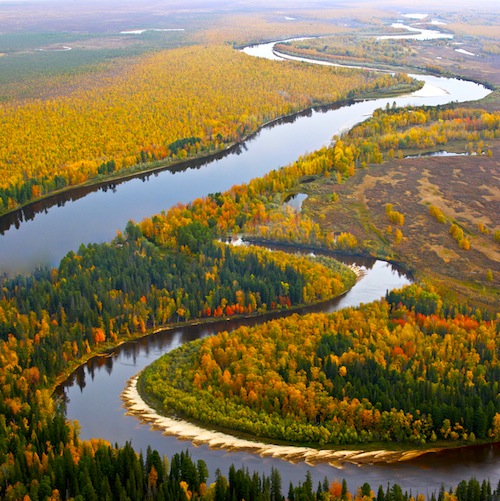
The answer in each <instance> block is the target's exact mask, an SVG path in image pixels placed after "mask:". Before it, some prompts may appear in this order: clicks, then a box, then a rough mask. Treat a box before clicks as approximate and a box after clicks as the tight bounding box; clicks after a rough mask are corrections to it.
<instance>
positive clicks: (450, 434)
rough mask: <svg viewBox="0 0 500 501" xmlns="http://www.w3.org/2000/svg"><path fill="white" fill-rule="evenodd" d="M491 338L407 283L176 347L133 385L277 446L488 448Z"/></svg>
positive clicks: (497, 413)
mask: <svg viewBox="0 0 500 501" xmlns="http://www.w3.org/2000/svg"><path fill="white" fill-rule="evenodd" d="M499 332H500V326H499V324H498V321H497V319H496V318H495V317H494V316H493V317H492V316H491V315H490V314H488V312H487V311H484V312H481V311H473V312H471V311H468V310H467V309H465V310H462V311H461V309H460V307H457V306H456V305H455V306H452V305H449V304H445V303H443V301H442V299H441V298H440V297H439V295H438V294H437V293H434V292H429V291H427V290H424V289H422V288H421V287H419V286H416V285H415V286H411V287H408V288H406V289H403V290H400V291H392V292H390V293H388V296H387V298H386V300H385V301H383V302H380V303H376V302H375V303H371V304H369V305H366V306H362V307H361V308H359V309H350V308H346V309H343V310H341V311H339V312H335V313H332V314H330V315H326V314H319V313H318V314H310V315H305V316H298V315H295V316H292V317H287V318H284V319H280V320H274V321H271V322H269V323H266V324H263V325H260V326H257V327H254V328H251V329H249V328H245V327H242V328H240V329H238V330H236V331H234V332H232V333H231V334H228V333H227V332H221V333H219V334H218V335H217V336H213V337H210V338H208V339H205V340H201V341H198V342H194V343H190V344H188V345H183V346H182V347H180V348H178V349H177V350H175V351H173V352H170V353H168V354H166V355H164V356H163V357H162V358H161V359H159V360H158V361H156V362H155V363H153V364H152V365H151V366H149V367H148V368H147V369H146V371H145V372H144V373H143V374H142V375H141V379H140V383H139V384H140V386H139V387H140V388H142V389H143V392H144V394H145V395H146V396H147V398H148V399H151V401H152V402H153V404H154V405H159V406H161V412H162V413H167V414H172V413H175V414H177V415H180V416H185V417H188V418H192V419H195V420H196V421H198V422H202V423H205V424H207V425H208V424H209V425H212V426H213V425H217V426H220V427H222V428H225V429H230V430H235V431H239V432H246V433H250V434H251V435H254V436H258V437H264V438H267V439H270V440H274V441H276V440H278V441H285V442H286V443H296V444H299V443H300V444H302V443H308V444H311V443H312V444H318V445H320V446H328V445H341V444H364V443H370V442H374V443H377V445H379V446H380V445H381V444H383V443H384V442H390V443H407V444H415V445H417V446H420V445H424V444H426V443H428V442H436V440H438V439H439V440H444V441H453V440H463V441H466V442H467V441H471V442H474V441H475V440H486V439H490V440H491V439H493V440H498V438H499V437H500V400H499V398H498V381H499V377H500V365H499V364H498V354H499V353H500V350H499V347H498V341H497V338H498V333H499Z"/></svg>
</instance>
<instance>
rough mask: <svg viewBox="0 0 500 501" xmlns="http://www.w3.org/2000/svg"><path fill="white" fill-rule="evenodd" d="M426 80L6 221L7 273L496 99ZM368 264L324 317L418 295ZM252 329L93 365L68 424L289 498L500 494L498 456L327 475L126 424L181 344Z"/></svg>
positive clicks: (166, 339) (436, 458)
mask: <svg viewBox="0 0 500 501" xmlns="http://www.w3.org/2000/svg"><path fill="white" fill-rule="evenodd" d="M262 47H263V46H262ZM419 78H421V79H422V80H424V81H425V83H426V85H425V86H424V88H423V89H422V90H421V91H420V92H418V93H416V94H415V95H411V96H405V97H400V98H396V99H394V98H390V99H377V100H372V101H365V102H357V103H355V104H352V105H350V106H345V107H342V108H338V109H330V110H311V111H309V112H307V113H305V114H302V115H299V116H297V117H295V118H294V119H293V120H284V121H282V122H278V123H276V124H274V125H273V126H270V127H266V128H264V129H262V130H261V131H260V132H259V133H258V134H256V135H255V136H254V137H253V138H252V139H250V140H249V141H247V142H245V143H244V144H243V145H241V146H240V147H238V148H237V149H236V150H235V151H234V152H232V153H230V154H229V155H226V156H222V158H218V159H214V160H211V161H207V162H193V164H192V168H189V166H188V168H187V169H186V170H183V171H180V172H170V171H168V170H165V171H161V172H157V173H155V174H151V175H141V176H138V177H137V178H135V179H132V180H128V181H127V182H123V183H120V182H115V183H113V184H112V185H111V186H106V187H105V188H104V189H103V188H94V189H93V191H92V190H90V191H89V190H83V192H79V191H78V190H76V191H75V192H73V193H72V194H69V195H62V196H60V197H56V198H54V199H53V200H52V201H50V200H48V201H47V202H41V203H38V204H35V205H34V206H32V207H28V208H26V209H24V210H22V211H19V212H18V213H17V214H15V215H13V216H10V217H9V218H4V219H3V227H2V228H0V231H2V232H3V235H2V236H1V237H0V272H7V273H15V272H18V271H29V270H31V269H33V267H34V266H38V265H56V264H57V263H58V262H59V260H60V259H61V257H63V256H64V255H65V254H66V253H67V252H68V251H69V250H76V249H77V248H78V246H79V245H80V244H81V243H82V242H83V243H87V242H102V241H107V240H110V239H111V238H112V237H113V236H114V235H115V233H116V231H117V230H118V229H123V228H124V226H125V224H126V222H127V221H128V220H130V219H133V220H136V221H139V220H141V219H142V218H144V217H146V216H149V215H152V214H154V213H158V212H160V211H162V210H166V209H168V208H169V207H171V206H172V205H174V204H176V203H177V202H188V201H190V200H193V199H194V198H196V197H201V196H204V195H207V194H208V193H211V192H216V191H223V190H225V189H227V188H229V187H230V186H232V185H234V184H239V183H244V182H247V181H248V180H250V179H252V178H254V177H258V176H262V175H263V174H265V173H266V172H268V171H269V170H271V169H274V168H278V167H280V166H282V165H286V164H288V163H290V162H292V161H294V160H295V159H297V158H298V157H299V156H300V155H303V154H305V153H307V152H310V151H314V150H316V149H318V148H320V147H321V146H323V145H326V144H328V143H329V142H330V140H331V138H332V136H333V135H335V134H339V133H341V132H343V131H345V130H347V129H348V128H349V127H352V125H354V124H356V123H357V122H360V121H362V120H364V119H365V118H366V117H368V116H369V115H370V114H371V113H372V112H373V111H374V110H375V109H377V108H380V107H385V106H386V104H387V103H389V104H392V103H393V102H394V101H395V102H396V104H397V105H399V106H402V105H408V104H415V105H424V104H425V105H433V106H435V105H439V104H445V103H448V102H452V101H466V100H476V99H480V98H482V97H484V96H485V95H487V94H488V92H489V91H488V90H487V89H485V88H484V87H482V86H480V85H477V84H474V83H471V82H466V81H462V80H458V79H440V78H437V77H429V76H423V77H421V76H419ZM0 223H2V221H0ZM357 264H359V265H363V266H365V268H366V275H365V276H364V278H363V279H362V280H361V281H360V282H359V283H358V284H357V285H356V286H355V287H354V288H353V289H352V290H351V291H350V292H349V293H348V294H346V295H345V296H344V297H343V298H341V299H340V300H337V301H333V302H331V303H329V304H328V306H327V307H325V306H321V309H323V310H325V309H326V310H327V311H331V310H333V309H337V308H341V307H344V306H355V305H357V304H359V303H361V302H369V301H372V300H375V299H377V298H379V297H381V296H382V295H383V294H385V292H386V290H389V289H392V288H395V287H399V286H401V285H404V284H405V283H408V278H407V277H405V276H404V274H401V273H399V272H398V271H396V270H394V269H393V268H392V267H391V266H390V265H388V264H386V263H383V262H380V261H376V262H373V261H372V262H371V263H370V262H358V263H357ZM313 309H314V308H313ZM308 311H309V310H308ZM242 321H244V322H246V323H255V322H259V321H261V320H259V319H255V318H252V319H245V320H242ZM242 321H227V322H222V323H213V324H207V325H195V326H190V327H185V328H177V329H171V330H168V331H165V332H163V333H159V334H155V335H152V336H149V337H147V338H144V339H141V340H139V341H136V342H133V343H128V344H126V345H122V346H120V347H119V348H117V349H116V350H115V352H114V353H113V355H112V356H109V357H97V358H95V359H93V360H91V361H90V362H89V363H87V364H85V365H84V366H82V367H80V368H79V369H78V370H77V371H76V372H75V373H74V374H73V375H72V377H70V378H69V379H68V380H67V381H66V382H65V384H64V385H63V386H62V387H61V388H60V391H61V394H62V395H63V397H64V399H65V400H66V402H67V416H68V418H69V419H77V420H78V421H79V423H80V426H81V437H82V438H84V439H88V438H91V437H102V438H104V439H106V440H108V441H110V442H111V443H118V444H124V443H125V442H126V441H131V442H132V445H133V446H134V447H135V448H136V449H137V450H140V449H142V450H143V451H145V450H146V448H147V447H148V445H151V447H153V448H156V449H158V450H159V452H160V453H161V454H166V455H167V456H170V455H172V454H173V453H175V452H179V451H182V450H185V449H189V450H190V452H191V454H192V456H193V458H194V459H195V460H197V459H204V460H205V461H206V462H207V465H208V467H209V470H210V472H211V475H212V477H211V478H212V479H213V475H214V472H215V469H216V468H220V469H221V471H222V472H224V473H225V472H227V470H228V468H229V465H230V464H235V466H237V467H240V466H245V467H247V468H248V469H249V470H250V471H254V470H256V471H259V472H265V473H267V474H269V472H270V470H271V467H272V466H274V467H276V468H278V469H279V470H280V472H281V476H282V479H283V486H284V488H285V489H286V486H287V485H288V482H289V481H293V482H295V483H296V482H299V481H303V480H304V478H305V474H306V472H307V471H308V470H309V471H311V474H312V477H313V481H314V482H315V483H316V484H317V482H318V481H322V480H323V478H324V477H325V476H327V477H328V478H329V479H330V480H333V479H334V478H346V480H347V482H348V485H349V488H350V489H355V488H357V486H359V485H361V484H363V483H364V482H369V483H370V484H371V485H372V488H376V487H377V486H378V485H379V484H382V485H384V486H385V485H387V482H390V483H395V482H397V483H400V484H401V485H402V486H404V488H405V489H412V491H413V493H414V494H415V493H416V492H422V493H424V494H427V493H430V492H432V491H434V490H437V489H439V487H440V486H441V484H443V483H444V485H445V487H447V488H448V487H450V486H451V485H455V484H456V483H457V482H458V481H459V480H461V479H463V478H469V477H470V476H471V475H474V476H476V478H478V479H482V478H490V479H491V480H492V482H496V481H497V480H498V478H499V476H500V472H499V467H498V465H499V464H500V447H498V446H496V445H490V446H486V447H478V448H467V449H460V450H455V451H447V452H443V453H437V454H428V455H425V456H423V457H422V458H420V459H418V460H414V461H411V462H405V463H395V464H382V465H380V464H378V465H364V466H355V465H352V464H346V465H344V466H343V467H342V469H340V470H339V469H337V468H335V467H334V466H332V465H329V464H325V463H320V464H317V465H309V464H307V463H305V462H298V463H296V464H293V463H290V462H285V461H282V460H280V459H276V458H273V457H261V456H259V455H255V454H248V453H245V452H241V451H240V452H238V451H228V450H212V449H210V448H208V447H207V446H206V445H200V446H198V447H197V446H194V445H193V444H192V443H191V442H188V441H180V440H177V439H176V438H174V437H166V436H163V435H162V434H161V433H159V432H158V431H154V430H151V429H150V428H149V426H148V425H144V424H141V423H140V422H139V421H138V420H137V419H136V418H135V417H132V416H127V415H125V411H124V409H123V407H122V402H121V400H120V393H121V392H122V390H123V389H124V387H125V384H126V381H127V380H128V379H129V378H130V377H132V376H133V375H135V374H137V372H139V371H140V370H141V369H142V368H143V367H145V366H146V365H148V364H150V363H151V362H152V361H154V360H156V359H157V358H158V357H159V356H161V355H162V354H163V353H165V352H167V351H169V350H172V349H174V348H176V347H177V346H179V345H180V344H182V343H185V342H187V341H190V340H192V339H196V338H199V337H201V336H208V335H211V334H215V333H216V332H217V331H219V330H220V329H228V330H230V329H233V328H235V327H236V326H237V325H238V324H240V323H241V322H242Z"/></svg>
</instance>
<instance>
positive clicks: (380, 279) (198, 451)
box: [58, 257, 500, 495]
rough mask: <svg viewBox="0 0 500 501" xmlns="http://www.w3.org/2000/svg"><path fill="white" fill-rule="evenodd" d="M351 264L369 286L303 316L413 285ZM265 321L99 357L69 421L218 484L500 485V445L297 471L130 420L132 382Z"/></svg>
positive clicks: (207, 328) (164, 335)
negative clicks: (247, 479) (177, 356)
mask: <svg viewBox="0 0 500 501" xmlns="http://www.w3.org/2000/svg"><path fill="white" fill-rule="evenodd" d="M343 261H345V262H346V264H352V265H355V266H358V267H361V268H362V269H363V270H364V272H365V274H364V276H363V278H362V279H361V280H360V281H359V282H358V284H356V286H355V287H353V289H351V291H349V292H348V293H347V294H346V295H345V296H343V297H341V298H337V299H336V300H332V301H330V302H328V303H327V304H323V305H316V306H313V307H310V308H304V309H301V310H300V313H307V312H310V311H334V310H337V309H340V308H344V307H349V306H353V307H354V306H357V305H358V304H359V303H368V302H370V301H373V300H376V299H378V298H380V297H382V296H383V295H384V294H385V292H386V291H387V290H391V289H393V288H398V287H402V286H403V285H405V284H408V283H409V282H410V279H409V278H408V277H407V276H405V274H404V272H403V270H401V269H397V268H396V267H393V266H391V265H390V264H388V263H385V262H383V261H375V260H373V259H366V258H360V257H350V258H346V259H345V260H344V259H343ZM280 315H282V313H281V314H280V313H273V314H269V315H267V316H266V317H265V318H266V319H270V318H273V317H276V316H280ZM261 321H262V319H261V318H257V317H252V318H245V319H241V320H230V321H220V322H217V323H213V324H203V325H202V324H199V325H193V326H190V327H185V328H178V329H171V330H168V331H163V332H161V333H158V334H155V335H152V336H149V337H147V338H143V339H140V340H137V341H135V342H132V343H127V344H124V345H122V346H120V347H118V348H117V349H116V350H114V351H113V352H112V353H111V354H110V356H109V357H96V358H94V359H92V360H90V361H89V363H88V364H86V365H85V366H83V367H80V368H79V369H78V370H77V371H75V373H74V374H73V376H72V377H71V378H69V379H68V381H67V382H66V383H65V384H64V385H62V386H61V387H60V388H59V389H58V393H59V394H60V395H61V397H62V398H63V399H64V400H65V401H66V404H67V416H68V418H69V419H77V420H78V421H79V423H80V426H81V437H82V438H83V439H89V438H92V437H102V438H105V439H106V440H108V441H109V442H111V443H115V442H116V443H118V444H124V443H125V441H131V442H132V445H133V446H134V447H135V448H136V449H137V450H142V451H145V450H146V449H147V447H148V446H149V445H150V446H152V447H153V448H156V449H157V450H158V451H159V452H160V454H165V455H167V456H171V455H172V454H174V453H176V452H182V451H184V450H186V449H187V450H189V452H190V454H191V455H192V457H193V459H195V460H197V459H204V460H205V461H206V462H207V464H208V465H209V469H210V474H211V475H212V477H211V479H210V481H213V479H214V474H215V469H216V468H220V469H221V471H222V472H227V471H228V469H229V467H230V465H231V464H234V465H235V466H236V467H242V466H244V467H247V468H248V469H249V470H250V471H258V472H261V473H264V472H265V473H268V472H269V471H270V470H271V468H272V467H275V468H278V469H279V471H280V473H281V477H282V480H283V485H284V486H286V485H287V484H288V483H289V482H290V481H293V482H294V483H297V482H298V481H303V480H304V479H305V475H306V473H307V471H310V472H311V476H312V479H313V481H314V482H315V483H317V482H320V481H323V479H324V477H325V476H326V477H327V478H328V479H329V480H330V481H331V480H334V479H335V478H338V479H342V478H345V479H346V481H347V483H348V486H349V488H350V489H352V490H355V489H356V488H357V487H358V486H360V485H362V484H363V483H364V482H368V483H370V485H371V486H372V488H374V487H375V488H376V487H378V485H383V486H384V488H385V487H386V486H387V483H388V482H390V483H391V484H392V483H396V482H397V483H400V484H401V485H403V486H404V487H405V488H407V489H412V491H413V494H414V495H416V493H417V492H422V493H424V494H426V493H430V492H432V491H437V490H439V488H440V487H441V485H442V484H444V485H445V488H449V487H451V486H452V485H456V484H457V483H458V482H459V481H460V480H462V479H464V478H465V479H468V478H469V477H470V476H471V475H474V476H475V477H476V478H478V479H480V480H481V479H483V478H490V479H491V481H492V483H493V482H496V481H497V480H498V479H499V478H500V471H499V469H498V464H499V463H500V447H499V446H498V445H488V446H485V447H473V448H467V449H459V450H454V451H447V452H442V453H436V454H428V455H426V456H424V457H422V458H419V459H418V460H415V461H412V462H410V463H395V464H387V465H381V464H377V465H366V466H362V467H358V466H354V465H349V464H348V465H344V466H343V467H342V469H341V470H339V469H337V468H335V467H334V466H332V465H328V464H317V465H314V466H312V465H308V464H306V463H304V462H300V463H297V464H291V463H287V462H284V461H282V460H279V459H276V458H271V457H260V456H257V455H253V454H247V453H244V452H236V451H224V450H211V449H209V448H208V447H207V446H204V445H203V446H199V447H196V446H194V445H192V444H191V443H190V442H186V441H182V440H177V439H176V438H174V437H168V436H162V435H161V433H159V432H157V431H152V430H150V429H149V426H147V425H144V424H140V423H139V422H138V421H137V420H136V418H134V417H131V416H127V415H125V411H124V409H123V407H122V402H121V400H120V396H119V395H120V393H121V392H122V391H123V389H124V388H125V385H126V382H127V380H128V379H129V378H130V377H132V376H134V375H135V374H137V372H139V371H140V370H141V369H142V368H144V367H145V366H147V365H149V364H150V363H152V362H153V361H154V360H156V359H157V358H158V357H160V356H161V355H162V354H164V353H166V352H168V351H170V350H172V349H175V348H177V347H178V346H180V345H181V344H183V343H185V342H188V341H191V340H194V339H198V338H200V337H205V336H209V335H213V334H216V333H217V332H219V331H220V330H228V331H231V330H233V329H235V328H237V327H238V326H240V325H243V324H244V325H255V324H257V323H260V322H261Z"/></svg>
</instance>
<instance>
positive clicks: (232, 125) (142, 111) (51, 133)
mask: <svg viewBox="0 0 500 501" xmlns="http://www.w3.org/2000/svg"><path fill="white" fill-rule="evenodd" d="M99 77H100V78H99V82H98V84H97V85H95V86H88V85H85V86H84V87H83V88H82V89H78V87H76V88H75V89H74V91H73V92H71V93H69V94H68V95H63V96H59V97H52V98H50V99H44V100H26V101H14V102H9V103H6V104H4V105H3V106H2V107H1V108H0V122H1V123H2V128H1V130H0V179H1V182H0V213H2V212H5V211H7V210H11V209H13V208H15V207H17V206H19V205H20V204H23V203H26V202H28V201H29V200H31V199H34V198H37V197H39V196H43V195H45V194H47V193H50V192H51V191H53V190H57V189H60V188H63V187H66V186H73V185H77V184H80V183H83V182H85V181H87V180H89V179H92V178H96V177H97V176H100V175H108V174H111V173H114V172H118V171H120V170H123V169H128V168H130V167H131V166H135V165H137V164H143V163H145V162H152V161H155V160H164V159H167V160H178V159H184V158H186V157H193V156H196V155H199V154H207V153H210V152H213V151H216V150H220V149H222V148H225V147H226V146H227V145H229V144H232V143H234V142H235V141H238V140H241V139H242V138H243V137H245V136H246V135H248V134H249V133H251V132H255V131H256V130H257V128H258V127H260V126H261V125H262V124H263V123H266V122H268V121H270V120H273V119H275V118H278V117H280V116H284V115H288V114H291V113H294V112H296V111H299V110H302V109H305V108H309V107H311V106H314V105H319V104H328V103H333V102H336V101H339V100H342V99H346V98H347V97H348V95H349V94H350V93H355V94H356V95H363V93H365V92H367V91H371V90H373V89H374V88H375V87H376V88H383V87H385V86H389V87H390V86H393V85H397V84H399V81H400V79H401V78H402V77H399V76H396V77H386V76H383V77H380V76H378V75H374V74H371V73H368V72H361V71H356V70H345V69H335V68H319V67H313V66H310V65H301V64H294V63H290V64H286V65H279V64H276V63H275V62H272V61H268V60H265V59H261V58H252V57H249V56H247V55H245V54H242V53H240V52H238V51H235V50H234V49H232V48H230V47H227V46H213V45H210V46H205V47H201V46H195V47H187V48H180V49H174V50H168V51H162V52H158V53H154V54H148V55H144V56H142V57H140V58H138V59H137V60H135V59H134V60H131V61H130V62H129V63H128V64H124V65H123V67H121V68H115V67H113V71H111V70H109V71H103V72H102V73H100V74H99Z"/></svg>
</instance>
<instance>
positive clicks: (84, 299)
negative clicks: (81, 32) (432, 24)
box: [0, 221, 355, 378]
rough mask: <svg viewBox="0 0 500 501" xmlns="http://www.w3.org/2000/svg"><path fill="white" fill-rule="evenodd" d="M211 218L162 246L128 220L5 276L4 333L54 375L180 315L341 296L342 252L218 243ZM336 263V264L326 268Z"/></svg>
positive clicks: (345, 278)
mask: <svg viewBox="0 0 500 501" xmlns="http://www.w3.org/2000/svg"><path fill="white" fill-rule="evenodd" d="M213 238H214V237H213V235H212V234H211V232H210V230H209V229H208V228H207V227H206V226H202V225H201V224H200V223H198V222H196V221H195V222H192V223H190V224H188V225H186V226H183V227H181V228H180V229H179V231H178V235H177V242H176V247H175V248H171V249H165V248H161V247H159V246H158V245H155V244H153V243H152V242H150V241H148V240H147V239H146V238H144V237H143V235H142V234H141V231H140V229H139V227H138V226H136V225H134V224H133V223H129V225H128V226H127V229H126V232H125V234H124V235H119V236H118V237H117V238H116V239H115V240H114V241H112V242H111V243H109V244H92V245H88V246H83V245H82V246H81V247H80V249H79V251H78V252H77V253H74V252H70V253H69V254H68V255H67V256H65V257H64V258H63V259H62V261H61V263H60V265H59V268H58V269H53V270H46V271H40V272H38V273H36V274H35V275H34V276H30V277H24V276H19V277H17V278H14V279H10V280H4V282H3V284H2V285H3V287H2V290H1V291H0V314H1V316H2V321H1V323H0V339H1V340H3V341H4V342H6V343H8V342H9V339H10V337H12V336H13V337H14V338H15V339H16V340H17V341H18V342H19V343H21V344H22V345H25V346H24V348H25V350H26V353H25V360H23V366H25V367H31V366H34V367H37V369H38V370H39V371H40V372H41V373H42V375H46V376H47V377H49V378H53V377H55V376H56V375H57V374H59V373H60V372H61V371H63V370H64V368H65V366H66V364H67V362H68V361H70V360H75V359H76V360H77V359H79V358H80V357H82V356H84V355H85V354H87V353H89V352H90V351H91V350H93V349H95V347H97V346H102V345H103V343H104V342H105V341H107V340H108V341H111V342H112V343H116V342H118V341H120V340H123V339H128V338H130V337H131V336H133V335H137V334H144V333H145V332H146V331H147V330H151V329H156V328H159V327H161V326H165V325H167V324H169V323H173V322H183V321H187V320H190V319H194V318H207V317H221V316H231V315H237V314H252V313H262V312H265V311H267V310H271V309H280V308H289V307H290V306H297V305H301V304H304V303H310V302H314V301H318V300H326V299H328V298H331V297H334V296H335V295H338V294H340V293H341V292H343V291H344V290H346V288H348V287H350V286H351V285H352V284H353V283H354V280H355V276H354V273H353V272H352V271H350V270H349V269H348V268H346V267H343V266H341V265H339V264H338V263H336V262H333V260H330V261H328V262H327V261H325V260H322V261H321V262H320V261H319V260H316V262H314V260H311V259H309V258H305V257H300V256H293V255H291V254H287V253H282V252H278V253H275V252H271V251H268V250H266V249H262V248H254V247H244V246H243V247H235V246H230V245H225V244H221V243H217V242H215V241H214V240H213ZM325 264H328V266H325Z"/></svg>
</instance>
